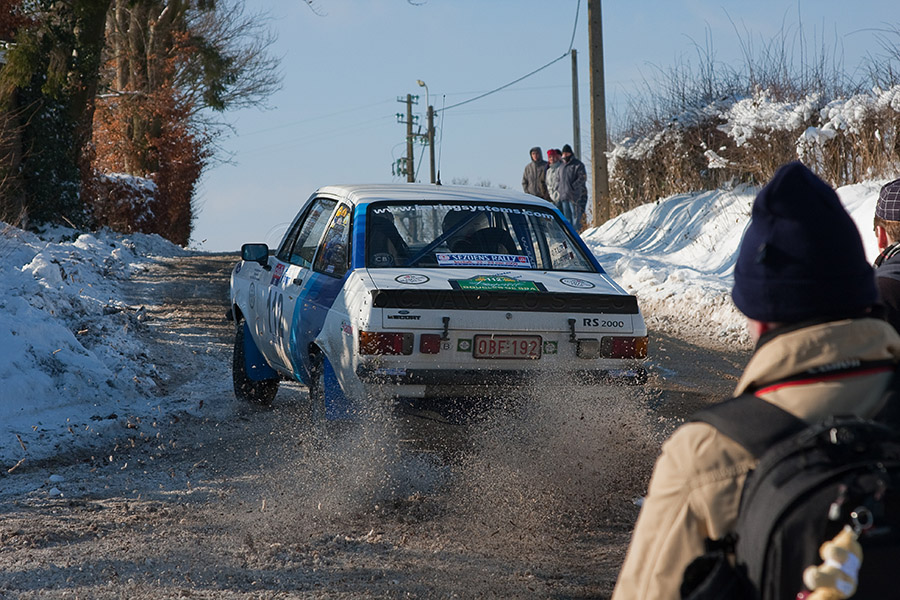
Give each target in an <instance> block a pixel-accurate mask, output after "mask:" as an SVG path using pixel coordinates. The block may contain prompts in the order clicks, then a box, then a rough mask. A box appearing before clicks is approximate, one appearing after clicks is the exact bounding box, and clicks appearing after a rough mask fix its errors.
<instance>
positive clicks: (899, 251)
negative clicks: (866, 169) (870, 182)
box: [875, 179, 900, 331]
mask: <svg viewBox="0 0 900 600" xmlns="http://www.w3.org/2000/svg"><path fill="white" fill-rule="evenodd" d="M875 239H876V240H878V251H879V252H880V254H879V255H878V258H877V259H875V282H876V284H877V285H878V293H879V295H880V296H881V302H882V304H883V305H884V308H885V319H887V321H888V323H890V324H891V325H893V326H894V328H895V329H896V330H897V331H900V179H895V180H894V181H892V182H890V183H888V184H885V185H884V186H883V187H882V188H881V192H880V193H879V194H878V203H877V204H876V206H875Z"/></svg>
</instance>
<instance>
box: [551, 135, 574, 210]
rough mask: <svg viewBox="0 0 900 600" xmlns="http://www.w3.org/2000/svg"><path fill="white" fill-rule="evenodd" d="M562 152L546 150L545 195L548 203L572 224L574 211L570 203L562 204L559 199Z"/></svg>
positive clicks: (553, 149)
mask: <svg viewBox="0 0 900 600" xmlns="http://www.w3.org/2000/svg"><path fill="white" fill-rule="evenodd" d="M561 159H562V152H560V151H559V150H557V149H555V148H551V149H550V150H547V193H548V194H549V195H550V202H552V203H553V204H555V205H556V207H557V208H558V209H559V210H560V211H561V212H562V214H563V216H564V217H565V218H566V220H567V221H569V222H570V223H574V222H575V221H573V219H574V211H573V210H572V203H571V202H563V201H561V200H560V199H559V174H560V173H561V172H562V160H561Z"/></svg>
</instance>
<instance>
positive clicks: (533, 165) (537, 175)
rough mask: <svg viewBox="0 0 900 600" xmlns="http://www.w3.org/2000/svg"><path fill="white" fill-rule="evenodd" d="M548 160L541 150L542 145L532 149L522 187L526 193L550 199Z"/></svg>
mask: <svg viewBox="0 0 900 600" xmlns="http://www.w3.org/2000/svg"><path fill="white" fill-rule="evenodd" d="M546 178H547V161H546V160H544V155H543V153H542V152H541V147H540V146H535V147H534V148H532V149H531V162H530V163H528V164H527V165H525V173H524V174H523V175H522V189H523V190H525V193H526V194H531V195H532V196H537V197H538V198H543V199H544V200H549V199H550V194H549V193H548V192H547V179H546Z"/></svg>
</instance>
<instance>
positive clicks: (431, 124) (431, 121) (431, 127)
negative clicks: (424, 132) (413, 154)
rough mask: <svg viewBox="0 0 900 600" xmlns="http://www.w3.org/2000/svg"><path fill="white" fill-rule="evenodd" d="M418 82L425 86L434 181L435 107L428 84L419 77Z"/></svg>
mask: <svg viewBox="0 0 900 600" xmlns="http://www.w3.org/2000/svg"><path fill="white" fill-rule="evenodd" d="M416 83H418V84H419V86H420V87H423V88H425V104H426V105H427V106H428V157H429V159H430V162H431V183H434V182H435V179H434V108H433V107H432V106H431V102H430V101H429V95H428V86H427V85H425V82H424V81H422V80H421V79H417V80H416Z"/></svg>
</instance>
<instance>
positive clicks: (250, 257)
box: [241, 244, 270, 271]
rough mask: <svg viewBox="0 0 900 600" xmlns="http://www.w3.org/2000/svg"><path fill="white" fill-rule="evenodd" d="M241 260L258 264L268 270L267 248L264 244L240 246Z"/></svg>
mask: <svg viewBox="0 0 900 600" xmlns="http://www.w3.org/2000/svg"><path fill="white" fill-rule="evenodd" d="M241 260H243V261H246V262H255V263H259V266H261V267H262V268H263V269H265V270H267V271H268V270H269V269H270V267H269V247H268V246H267V245H266V244H244V245H243V246H241Z"/></svg>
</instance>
